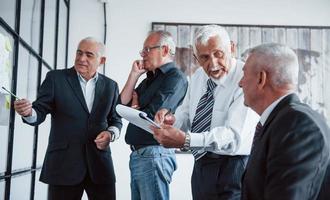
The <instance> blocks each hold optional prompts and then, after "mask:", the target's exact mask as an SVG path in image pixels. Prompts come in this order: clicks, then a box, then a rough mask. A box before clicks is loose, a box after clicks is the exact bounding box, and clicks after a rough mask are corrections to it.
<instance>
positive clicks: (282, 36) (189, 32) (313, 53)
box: [151, 22, 330, 125]
mask: <svg viewBox="0 0 330 200" xmlns="http://www.w3.org/2000/svg"><path fill="white" fill-rule="evenodd" d="M202 25H206V24H191V23H164V22H153V23H152V27H151V28H152V30H166V31H168V32H170V33H171V34H172V36H173V37H174V40H175V42H176V44H177V49H176V52H177V53H176V59H175V61H176V63H177V65H178V66H179V68H180V69H181V70H182V71H183V72H184V73H185V74H186V75H187V76H188V78H189V76H190V75H191V74H193V73H194V71H195V70H196V69H197V68H198V67H199V66H198V63H197V62H196V61H195V59H194V57H193V51H192V44H193V37H194V34H195V32H196V30H197V29H198V27H200V26H202ZM219 25H220V26H223V27H225V28H226V30H227V31H228V33H229V36H230V38H231V40H232V42H233V43H234V44H235V46H236V49H235V57H237V58H238V59H242V60H243V61H244V60H245V59H246V56H247V53H248V52H249V49H251V48H252V47H254V46H256V45H259V44H262V43H270V42H276V43H282V44H286V45H288V46H290V47H291V48H292V49H293V50H294V51H295V52H296V54H297V55H298V59H299V67H300V70H299V84H298V88H297V93H298V94H299V96H300V98H301V100H302V101H303V102H305V103H307V104H309V105H310V106H311V107H312V108H313V109H315V110H317V111H318V112H319V113H321V114H322V115H323V116H325V117H326V118H327V122H328V124H329V125H330V84H329V83H328V82H327V81H326V80H327V78H330V27H319V26H317V27H316V26H310V27H308V26H277V25H237V24H219Z"/></svg>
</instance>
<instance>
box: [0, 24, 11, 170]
mask: <svg viewBox="0 0 330 200" xmlns="http://www.w3.org/2000/svg"><path fill="white" fill-rule="evenodd" d="M13 43H14V41H13V39H12V37H11V36H10V35H8V33H7V32H5V31H4V29H2V27H0V86H1V87H5V88H6V89H8V90H11V79H12V77H11V76H12V68H13V65H12V63H13V61H12V59H13ZM9 115H10V95H8V93H7V92H5V91H4V90H3V89H0V158H1V159H0V173H1V172H4V171H5V169H6V161H7V144H8V131H9V128H8V127H9Z"/></svg>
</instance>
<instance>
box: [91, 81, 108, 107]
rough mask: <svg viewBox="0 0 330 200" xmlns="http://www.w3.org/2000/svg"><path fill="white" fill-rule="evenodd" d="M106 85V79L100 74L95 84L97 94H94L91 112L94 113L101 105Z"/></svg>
mask: <svg viewBox="0 0 330 200" xmlns="http://www.w3.org/2000/svg"><path fill="white" fill-rule="evenodd" d="M104 86H105V84H104V79H103V77H102V76H100V75H99V77H98V80H97V81H96V85H95V95H94V102H93V107H92V110H91V113H94V112H95V111H96V108H97V106H98V105H99V102H100V100H101V96H102V94H104Z"/></svg>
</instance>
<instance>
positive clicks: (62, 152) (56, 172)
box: [14, 37, 122, 200]
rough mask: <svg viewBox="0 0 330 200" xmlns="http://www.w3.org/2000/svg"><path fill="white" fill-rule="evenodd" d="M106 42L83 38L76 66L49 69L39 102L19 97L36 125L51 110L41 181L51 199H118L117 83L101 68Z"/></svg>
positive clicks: (28, 118) (22, 112) (19, 107)
mask: <svg viewBox="0 0 330 200" xmlns="http://www.w3.org/2000/svg"><path fill="white" fill-rule="evenodd" d="M104 49H105V47H104V45H103V44H102V43H100V42H98V41H97V40H95V39H93V38H90V37H89V38H85V39H83V40H82V41H80V43H79V46H78V48H77V51H76V59H75V64H74V67H72V68H70V69H64V70H54V71H50V72H48V73H47V76H46V78H45V80H44V81H43V83H42V85H41V87H40V90H39V92H38V97H37V100H36V101H34V102H33V104H31V103H30V102H29V101H28V100H26V99H22V100H17V101H15V104H14V107H15V110H16V111H17V113H18V114H20V115H21V116H22V117H23V120H24V122H25V123H28V124H30V125H33V126H36V125H39V124H40V123H42V122H43V121H44V120H45V117H46V115H47V114H51V130H50V135H49V143H48V148H47V153H46V156H45V160H44V163H43V167H42V171H41V176H40V180H41V181H42V182H44V183H48V184H49V193H48V196H49V197H48V199H54V200H55V199H61V200H66V199H67V200H73V199H80V198H81V197H82V194H83V191H84V190H85V191H86V193H87V195H88V198H89V199H98V200H100V199H107V200H109V199H115V198H116V196H115V174H114V169H113V163H112V158H111V150H110V146H109V143H110V141H114V140H115V139H117V138H118V137H119V133H120V129H121V127H122V122H121V119H120V117H119V116H118V115H117V113H116V112H115V106H116V104H117V99H118V96H119V92H118V86H117V83H116V82H115V81H113V80H111V79H109V78H107V77H105V76H104V75H102V74H99V73H97V68H98V67H99V66H100V65H102V64H104V63H105V60H106V58H105V56H104Z"/></svg>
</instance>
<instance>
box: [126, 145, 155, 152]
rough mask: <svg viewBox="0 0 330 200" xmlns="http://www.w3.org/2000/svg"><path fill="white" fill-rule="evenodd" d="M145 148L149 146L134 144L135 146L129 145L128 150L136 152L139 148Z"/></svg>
mask: <svg viewBox="0 0 330 200" xmlns="http://www.w3.org/2000/svg"><path fill="white" fill-rule="evenodd" d="M147 146H150V145H147V144H136V145H130V148H131V150H132V151H137V150H139V149H141V148H144V147H147Z"/></svg>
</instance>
